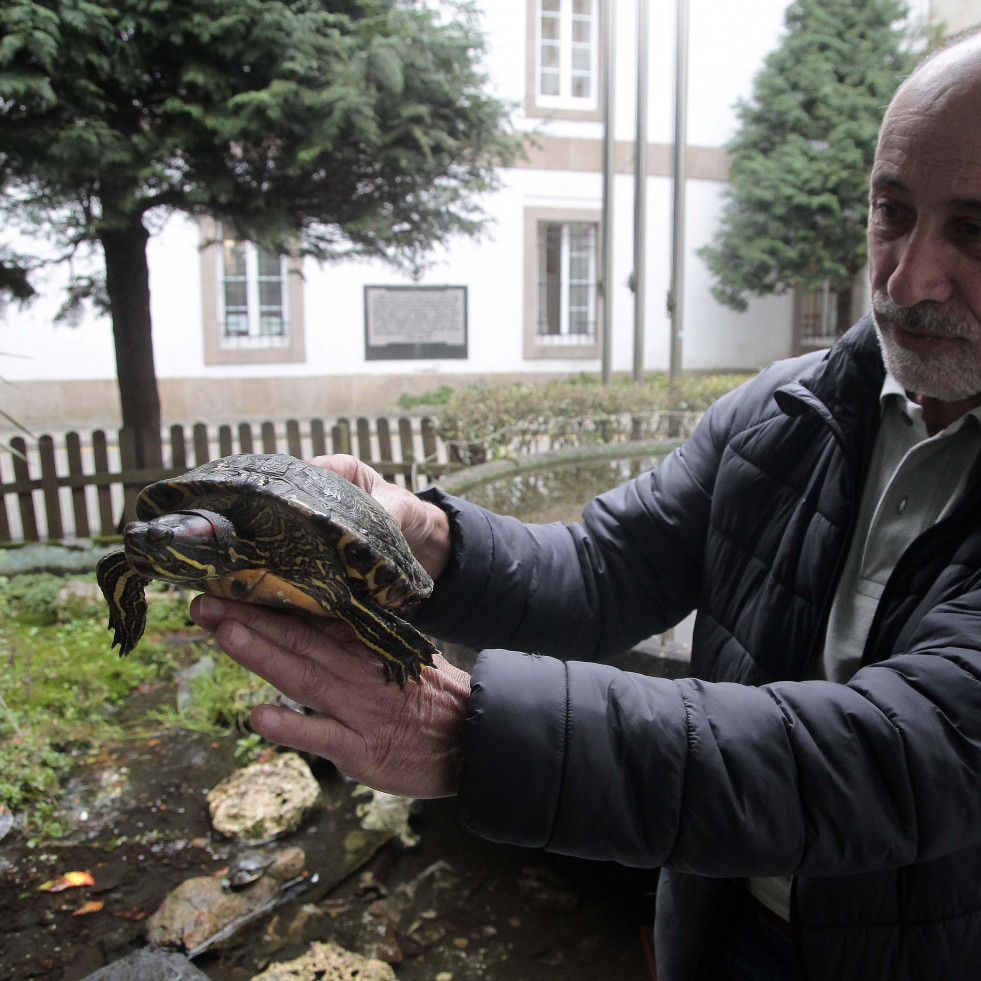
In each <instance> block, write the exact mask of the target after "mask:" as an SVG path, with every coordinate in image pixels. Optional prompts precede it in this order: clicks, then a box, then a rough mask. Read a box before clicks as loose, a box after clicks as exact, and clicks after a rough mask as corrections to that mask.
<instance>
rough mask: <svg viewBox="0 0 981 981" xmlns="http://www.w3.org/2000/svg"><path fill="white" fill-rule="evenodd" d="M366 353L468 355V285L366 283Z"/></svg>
mask: <svg viewBox="0 0 981 981" xmlns="http://www.w3.org/2000/svg"><path fill="white" fill-rule="evenodd" d="M364 323H365V359H366V360H368V361H382V360H389V359H398V360H405V359H408V358H422V359H432V358H440V359H442V358H465V357H466V356H467V288H466V286H366V287H365V288H364Z"/></svg>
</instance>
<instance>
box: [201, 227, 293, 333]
mask: <svg viewBox="0 0 981 981" xmlns="http://www.w3.org/2000/svg"><path fill="white" fill-rule="evenodd" d="M219 255H220V262H219V268H218V277H219V289H218V302H219V310H220V313H219V319H220V320H221V322H222V325H223V329H222V331H221V337H220V340H219V343H220V345H221V346H222V347H225V348H241V347H288V346H289V336H288V331H289V321H288V318H287V311H286V291H285V289H284V282H285V279H286V276H285V265H286V262H285V260H284V259H283V258H282V257H281V256H278V255H276V254H275V253H273V252H269V251H268V250H267V249H261V248H259V247H258V246H257V245H253V244H252V243H251V242H243V241H240V240H238V239H234V238H231V237H228V236H224V237H223V238H222V243H221V252H220V254H219Z"/></svg>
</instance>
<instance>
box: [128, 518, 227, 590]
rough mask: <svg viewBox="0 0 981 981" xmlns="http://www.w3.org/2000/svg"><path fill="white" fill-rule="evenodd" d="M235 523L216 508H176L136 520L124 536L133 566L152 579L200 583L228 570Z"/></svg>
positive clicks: (138, 571) (129, 525) (135, 569)
mask: <svg viewBox="0 0 981 981" xmlns="http://www.w3.org/2000/svg"><path fill="white" fill-rule="evenodd" d="M234 537H235V528H234V526H233V525H232V523H231V522H230V521H229V520H228V519H227V518H225V517H223V516H222V515H220V514H216V513H215V512H213V511H173V512H171V513H169V514H162V515H160V516H159V517H156V518H153V519H152V520H150V521H133V522H130V524H128V525H127V526H126V528H125V529H124V532H123V539H124V543H125V549H126V558H127V560H128V561H129V565H130V567H131V568H132V569H133V570H134V571H135V572H137V573H139V574H140V575H142V576H146V577H147V578H150V579H163V580H165V581H166V582H197V581H199V580H202V579H214V578H216V577H217V576H220V575H222V574H223V573H224V572H226V571H228V559H227V556H228V551H229V544H230V543H231V541H232V540H234Z"/></svg>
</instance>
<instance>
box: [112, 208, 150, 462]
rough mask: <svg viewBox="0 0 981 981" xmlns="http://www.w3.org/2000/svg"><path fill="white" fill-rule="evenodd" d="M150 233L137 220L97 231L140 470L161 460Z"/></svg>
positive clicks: (122, 395) (126, 421)
mask: <svg viewBox="0 0 981 981" xmlns="http://www.w3.org/2000/svg"><path fill="white" fill-rule="evenodd" d="M149 237H150V236H149V233H148V232H147V230H146V228H144V226H143V222H142V220H141V219H140V218H139V217H138V216H137V217H135V218H133V220H132V222H131V223H130V225H129V226H126V227H119V226H117V227H115V228H112V229H106V230H104V231H102V232H101V234H100V236H99V239H100V241H101V242H102V248H103V250H104V252H105V257H106V290H107V292H108V294H109V309H110V311H111V313H112V333H113V339H114V342H115V347H116V379H117V382H118V385H119V402H120V406H121V408H122V416H123V425H124V426H129V427H131V428H132V429H133V430H134V433H135V435H136V437H137V439H136V447H137V462H138V465H139V466H153V465H157V464H159V462H160V396H159V395H158V393H157V374H156V369H155V368H154V364H153V337H152V335H151V330H150V271H149V268H148V266H147V261H146V245H147V240H148V239H149Z"/></svg>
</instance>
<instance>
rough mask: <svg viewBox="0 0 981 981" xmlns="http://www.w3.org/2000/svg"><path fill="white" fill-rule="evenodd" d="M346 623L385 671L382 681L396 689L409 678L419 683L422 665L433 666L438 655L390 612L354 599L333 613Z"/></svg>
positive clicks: (424, 637) (409, 627)
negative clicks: (393, 685)
mask: <svg viewBox="0 0 981 981" xmlns="http://www.w3.org/2000/svg"><path fill="white" fill-rule="evenodd" d="M331 612H333V613H334V614H336V615H337V616H339V617H340V618H341V619H342V620H346V621H347V622H348V623H349V624H350V625H351V626H352V627H353V628H354V632H355V633H356V634H357V635H358V637H360V638H361V640H362V641H363V642H364V643H365V644H366V645H367V646H368V647H370V648H371V649H372V650H373V651H374V652H375V654H377V655H378V659H379V660H380V661H381V662H382V664H383V665H384V667H385V678H386V680H388V681H395V682H397V683H398V686H399V688H405V683H406V682H407V681H408V680H409V679H410V678H411V679H413V680H418V679H419V677H420V675H421V674H422V668H423V665H430V666H431V665H432V664H433V655H434V654H437V653H438V651H437V649H436V647H435V646H434V645H433V643H432V641H431V640H429V638H428V637H426V636H425V635H423V634H421V633H420V632H419V631H418V630H416V628H415V627H413V626H412V624H410V623H406V621H405V620H403V619H402V618H401V617H399V616H396V615H395V614H394V613H393V612H392V611H391V610H386V609H383V608H382V607H377V606H374V605H368V604H363V603H361V602H359V601H358V599H357V598H355V597H354V596H352V597H351V600H350V602H348V603H346V604H344V605H343V606H335V607H334V608H333V609H332V611H331Z"/></svg>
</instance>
